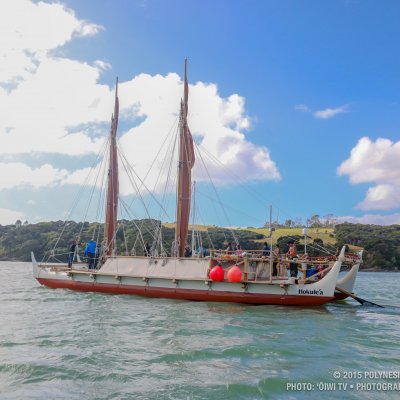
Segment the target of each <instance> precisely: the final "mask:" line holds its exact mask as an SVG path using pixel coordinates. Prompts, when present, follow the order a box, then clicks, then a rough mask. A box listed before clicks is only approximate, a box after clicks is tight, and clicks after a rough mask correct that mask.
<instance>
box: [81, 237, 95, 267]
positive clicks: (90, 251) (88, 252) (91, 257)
mask: <svg viewBox="0 0 400 400" xmlns="http://www.w3.org/2000/svg"><path fill="white" fill-rule="evenodd" d="M96 249H97V245H96V242H95V241H94V240H93V239H92V240H90V241H89V243H88V244H87V246H86V249H85V252H84V253H83V256H84V257H87V258H88V265H89V269H94V268H95V258H96Z"/></svg>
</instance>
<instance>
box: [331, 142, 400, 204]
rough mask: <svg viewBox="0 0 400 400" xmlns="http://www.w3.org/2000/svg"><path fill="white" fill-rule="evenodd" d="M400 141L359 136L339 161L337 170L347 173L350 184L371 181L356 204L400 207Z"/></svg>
mask: <svg viewBox="0 0 400 400" xmlns="http://www.w3.org/2000/svg"><path fill="white" fill-rule="evenodd" d="M399 158H400V141H398V142H396V143H394V142H392V141H391V140H389V139H384V138H379V139H377V140H376V141H375V142H373V141H372V140H371V139H369V138H368V137H363V138H361V139H360V140H359V141H358V143H357V145H356V146H355V147H354V148H353V149H352V150H351V154H350V158H348V159H347V160H345V161H343V163H342V164H341V165H340V166H339V168H338V170H337V173H338V174H339V175H348V176H349V179H350V182H351V183H353V184H359V183H372V184H374V186H373V187H371V188H369V189H368V191H367V195H366V198H365V199H364V200H363V201H362V202H361V203H359V204H358V207H359V208H360V209H363V210H392V209H395V208H398V207H400V168H399V166H398V160H399Z"/></svg>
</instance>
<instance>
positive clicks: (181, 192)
mask: <svg viewBox="0 0 400 400" xmlns="http://www.w3.org/2000/svg"><path fill="white" fill-rule="evenodd" d="M186 67H187V59H185V79H184V94H183V100H181V110H180V118H179V163H178V187H177V193H176V229H175V244H176V248H177V255H178V256H179V257H183V255H184V252H185V246H186V238H187V233H188V227H189V216H190V200H191V178H192V177H191V175H192V174H191V172H192V168H193V165H194V148H193V138H192V135H191V133H190V130H189V127H188V124H187V114H188V98H189V85H188V81H187V75H186Z"/></svg>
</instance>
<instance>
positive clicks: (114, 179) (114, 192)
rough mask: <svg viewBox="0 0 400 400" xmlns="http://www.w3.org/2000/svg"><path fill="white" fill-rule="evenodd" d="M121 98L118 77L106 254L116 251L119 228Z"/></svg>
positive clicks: (108, 194)
mask: <svg viewBox="0 0 400 400" xmlns="http://www.w3.org/2000/svg"><path fill="white" fill-rule="evenodd" d="M118 114H119V100H118V78H117V82H116V86H115V103H114V114H113V115H112V117H111V128H110V156H109V158H110V160H109V167H108V183H107V203H106V222H105V225H104V246H105V248H104V254H105V255H111V254H113V251H114V247H115V246H114V243H115V233H116V230H117V215H118V190H119V184H118V154H117V128H118Z"/></svg>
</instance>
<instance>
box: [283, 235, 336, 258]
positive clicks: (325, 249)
mask: <svg viewBox="0 0 400 400" xmlns="http://www.w3.org/2000/svg"><path fill="white" fill-rule="evenodd" d="M287 238H289V239H290V240H293V241H294V242H296V243H298V244H301V243H300V239H296V238H295V237H293V236H287ZM307 247H311V248H313V249H316V250H320V251H322V252H324V253H326V254H328V255H334V253H333V252H332V251H330V250H329V249H327V248H325V247H322V246H320V245H317V244H316V243H313V244H311V243H310V244H307Z"/></svg>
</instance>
